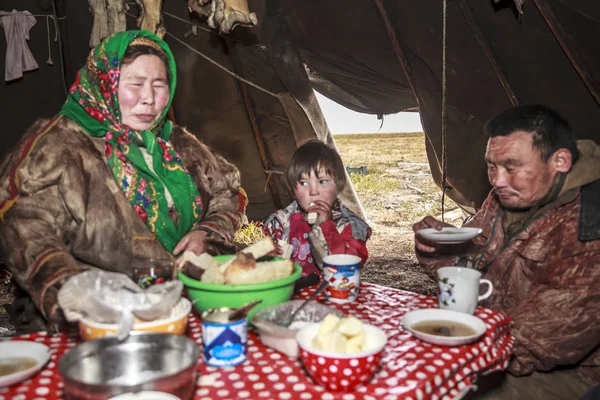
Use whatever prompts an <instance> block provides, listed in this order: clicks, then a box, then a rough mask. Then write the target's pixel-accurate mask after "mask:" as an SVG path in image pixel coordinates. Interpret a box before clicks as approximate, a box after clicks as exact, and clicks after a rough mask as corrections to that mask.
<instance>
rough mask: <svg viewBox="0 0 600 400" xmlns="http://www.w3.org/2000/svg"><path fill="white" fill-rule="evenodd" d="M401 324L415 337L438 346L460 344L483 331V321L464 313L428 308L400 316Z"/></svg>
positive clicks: (481, 333)
mask: <svg viewBox="0 0 600 400" xmlns="http://www.w3.org/2000/svg"><path fill="white" fill-rule="evenodd" d="M402 326H403V327H404V329H406V330H408V331H409V332H411V333H412V334H413V335H414V336H415V337H416V338H417V339H420V340H422V341H424V342H427V343H431V344H437V345H440V346H460V345H463V344H468V343H472V342H474V341H476V340H478V339H479V338H480V337H481V336H482V335H483V334H484V333H485V330H486V328H485V324H484V323H483V321H482V320H481V319H479V318H477V317H475V316H473V315H469V314H466V313H462V312H458V311H451V310H440V309H437V308H428V309H423V310H414V311H410V312H408V313H406V314H405V315H404V316H403V317H402Z"/></svg>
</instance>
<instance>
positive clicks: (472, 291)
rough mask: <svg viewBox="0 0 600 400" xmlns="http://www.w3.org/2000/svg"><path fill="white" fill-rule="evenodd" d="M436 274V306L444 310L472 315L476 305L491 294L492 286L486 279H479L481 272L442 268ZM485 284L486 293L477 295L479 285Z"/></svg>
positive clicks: (469, 269)
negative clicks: (486, 286) (486, 287)
mask: <svg viewBox="0 0 600 400" xmlns="http://www.w3.org/2000/svg"><path fill="white" fill-rule="evenodd" d="M437 274H438V304H439V307H440V308H442V309H445V310H453V311H460V312H464V313H467V314H473V313H474V312H475V309H476V308H477V303H478V302H480V301H481V300H483V299H487V298H488V297H490V295H491V294H492V291H493V290H494V286H493V285H492V282H490V281H489V280H488V279H481V272H479V271H477V270H474V269H471V268H464V267H443V268H440V269H438V270H437ZM482 283H486V284H487V285H488V289H487V291H486V292H485V293H484V294H482V295H481V296H480V295H479V285H480V284H482Z"/></svg>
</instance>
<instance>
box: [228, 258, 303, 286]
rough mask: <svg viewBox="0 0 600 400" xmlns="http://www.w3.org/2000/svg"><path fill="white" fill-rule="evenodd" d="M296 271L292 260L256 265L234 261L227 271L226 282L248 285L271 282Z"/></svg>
mask: <svg viewBox="0 0 600 400" xmlns="http://www.w3.org/2000/svg"><path fill="white" fill-rule="evenodd" d="M293 271H294V263H293V262H292V261H291V260H280V261H265V262H258V263H256V265H255V266H254V267H252V266H249V265H244V264H241V263H232V264H231V265H230V266H229V267H228V268H227V270H226V271H225V274H224V275H225V283H227V284H230V285H246V284H251V283H263V282H271V281H276V280H279V279H283V278H287V277H288V276H290V275H291V274H292V272H293Z"/></svg>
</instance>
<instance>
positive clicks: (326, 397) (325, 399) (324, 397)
mask: <svg viewBox="0 0 600 400" xmlns="http://www.w3.org/2000/svg"><path fill="white" fill-rule="evenodd" d="M321 399H322V400H333V395H332V394H331V393H323V395H322V396H321Z"/></svg>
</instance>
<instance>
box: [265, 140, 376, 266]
mask: <svg viewBox="0 0 600 400" xmlns="http://www.w3.org/2000/svg"><path fill="white" fill-rule="evenodd" d="M287 180H288V183H289V184H290V187H291V188H292V189H293V191H294V197H295V198H296V200H295V201H294V202H293V203H292V204H290V205H289V206H287V207H286V208H284V209H283V210H279V211H277V212H276V213H275V214H273V215H271V216H270V217H269V218H267V220H266V221H265V225H264V232H265V235H269V236H271V238H272V239H273V241H275V243H277V242H278V241H280V240H281V241H283V242H285V243H289V244H291V245H292V246H293V250H292V255H291V258H292V259H293V260H294V261H296V262H298V264H300V266H301V267H302V276H306V275H309V274H311V273H317V274H320V272H321V269H322V268H323V258H324V257H325V256H327V255H329V254H353V255H356V256H359V257H360V258H361V259H362V264H364V263H365V261H366V260H367V256H368V252H367V243H366V242H367V239H369V237H370V236H371V228H370V227H369V226H368V225H367V223H366V222H365V221H363V220H362V219H360V218H359V217H358V216H357V215H356V214H354V213H353V212H352V211H350V210H348V209H347V208H346V207H344V205H343V204H342V203H341V202H340V201H339V200H338V198H337V196H338V194H339V193H340V192H341V191H342V190H343V189H344V186H346V173H345V170H344V165H343V163H342V159H341V158H340V156H339V155H338V153H337V152H336V151H335V150H333V149H332V148H330V147H328V146H327V145H326V144H325V143H323V142H320V141H318V140H311V141H309V142H307V143H305V144H303V145H302V146H300V147H299V148H298V149H297V150H296V152H295V153H294V155H293V156H292V160H291V161H290V164H289V166H288V169H287ZM313 213H316V219H315V221H314V223H313V224H310V223H309V222H312V221H310V219H309V214H313ZM313 215H314V214H313ZM279 253H281V249H279Z"/></svg>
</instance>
